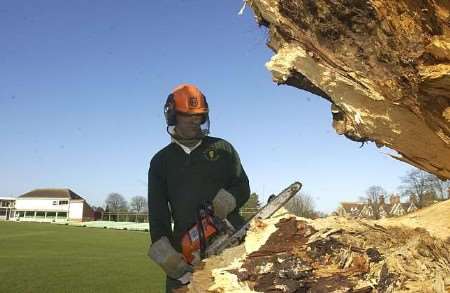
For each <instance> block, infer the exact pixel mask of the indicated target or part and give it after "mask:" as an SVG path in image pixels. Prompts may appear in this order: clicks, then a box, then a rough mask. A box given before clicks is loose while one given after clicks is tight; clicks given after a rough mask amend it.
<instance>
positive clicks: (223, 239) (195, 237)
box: [181, 182, 302, 266]
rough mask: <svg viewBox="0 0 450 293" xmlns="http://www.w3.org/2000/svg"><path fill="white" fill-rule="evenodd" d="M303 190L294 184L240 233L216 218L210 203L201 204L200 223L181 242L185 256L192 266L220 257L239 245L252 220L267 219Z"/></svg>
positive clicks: (229, 224) (198, 216) (254, 217)
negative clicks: (222, 253) (213, 256)
mask: <svg viewBox="0 0 450 293" xmlns="http://www.w3.org/2000/svg"><path fill="white" fill-rule="evenodd" d="M301 187H302V184H301V183H300V182H294V183H293V184H291V185H290V186H289V187H288V188H286V189H284V190H283V191H282V192H281V193H279V194H278V195H276V196H275V197H271V198H270V200H269V202H268V203H267V204H266V205H265V206H264V207H262V208H261V209H260V210H258V212H257V213H256V214H255V215H254V216H253V217H252V218H250V219H249V220H248V221H247V222H246V223H245V224H244V225H243V226H242V227H241V228H240V229H239V230H236V229H235V228H234V227H233V225H231V223H230V222H229V221H228V220H226V219H225V220H221V219H219V218H218V217H216V216H215V215H214V209H213V208H212V205H211V204H210V203H206V204H204V205H202V206H201V207H200V208H199V210H198V214H197V221H196V223H195V225H194V226H192V227H191V228H190V229H189V230H188V231H187V232H186V233H185V234H184V235H183V237H182V239H181V248H182V253H183V256H184V257H185V259H186V261H187V262H188V263H189V264H191V265H194V266H195V265H196V264H198V263H199V262H200V261H201V260H202V259H205V258H208V257H210V256H211V255H218V254H220V253H221V252H222V251H223V250H225V249H226V248H229V247H233V246H236V245H239V244H240V243H241V242H242V241H243V239H244V237H245V235H246V233H247V230H248V228H249V227H250V222H251V221H252V220H253V219H261V220H263V219H267V218H269V217H270V216H272V215H273V214H274V213H275V212H276V211H277V210H278V209H280V208H281V207H282V206H283V205H285V204H286V203H287V202H288V201H289V200H290V199H291V198H292V197H293V196H294V195H296V194H297V192H298V191H299V190H300V188H301Z"/></svg>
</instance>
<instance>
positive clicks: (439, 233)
mask: <svg viewBox="0 0 450 293" xmlns="http://www.w3.org/2000/svg"><path fill="white" fill-rule="evenodd" d="M377 223H379V224H380V225H385V226H406V227H410V228H424V229H426V230H427V231H428V232H430V234H431V235H433V236H436V237H439V238H441V239H444V240H446V239H449V238H450V200H446V201H443V202H440V203H437V204H434V205H432V206H429V207H426V208H423V209H420V210H417V211H416V212H413V213H410V214H407V215H404V216H402V217H398V218H386V219H382V220H378V221H377Z"/></svg>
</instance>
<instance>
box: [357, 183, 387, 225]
mask: <svg viewBox="0 0 450 293" xmlns="http://www.w3.org/2000/svg"><path fill="white" fill-rule="evenodd" d="M386 194H387V192H386V190H385V189H384V188H383V187H381V186H379V185H372V186H370V187H369V188H368V189H367V190H366V195H365V196H363V197H360V200H361V201H365V202H367V204H368V205H369V206H370V207H371V208H372V211H373V216H374V218H375V219H379V218H380V204H382V203H384V199H385V198H384V197H385V196H386Z"/></svg>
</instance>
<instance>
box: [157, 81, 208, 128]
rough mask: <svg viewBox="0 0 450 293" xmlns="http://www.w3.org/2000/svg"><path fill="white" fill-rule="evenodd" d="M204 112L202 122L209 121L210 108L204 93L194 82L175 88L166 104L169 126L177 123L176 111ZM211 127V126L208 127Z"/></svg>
mask: <svg viewBox="0 0 450 293" xmlns="http://www.w3.org/2000/svg"><path fill="white" fill-rule="evenodd" d="M177 112H179V113H184V114H204V115H203V120H202V124H203V123H205V122H207V121H208V122H209V117H208V113H209V108H208V103H207V102H206V98H205V96H204V95H203V93H202V92H201V91H200V90H199V89H198V88H197V87H196V86H195V85H192V84H181V85H179V86H177V87H176V88H174V89H173V91H172V93H171V94H170V95H169V96H168V97H167V100H166V104H165V105H164V116H165V117H166V122H167V126H173V125H175V124H176V115H175V114H176V113H177ZM208 128H209V127H208Z"/></svg>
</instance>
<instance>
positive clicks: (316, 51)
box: [247, 0, 450, 179]
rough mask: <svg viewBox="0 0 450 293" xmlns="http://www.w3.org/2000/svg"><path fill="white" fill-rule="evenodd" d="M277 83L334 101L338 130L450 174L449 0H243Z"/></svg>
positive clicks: (406, 159) (445, 176)
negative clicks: (261, 32)
mask: <svg viewBox="0 0 450 293" xmlns="http://www.w3.org/2000/svg"><path fill="white" fill-rule="evenodd" d="M247 3H248V4H249V5H250V6H251V7H252V9H253V11H254V13H255V15H256V16H257V21H258V23H259V24H260V25H264V26H266V27H268V28H269V41H268V46H269V47H270V48H271V49H272V50H273V51H274V52H275V55H274V56H273V57H272V59H271V60H270V62H268V63H267V68H268V69H269V70H270V71H271V72H272V75H273V79H274V81H275V82H277V83H278V84H287V85H291V86H294V87H297V88H300V89H304V90H307V91H310V92H312V93H314V94H316V95H319V96H321V97H323V98H325V99H327V100H329V101H330V102H331V103H332V114H333V127H334V128H335V129H336V132H337V133H338V134H344V135H345V136H347V137H348V138H350V139H352V140H355V141H359V142H365V141H373V142H375V143H376V144H377V146H386V147H389V148H391V149H393V150H396V151H397V152H398V153H399V155H398V156H394V157H395V158H397V159H399V160H402V161H405V162H407V163H410V164H412V165H414V166H417V167H419V168H421V169H424V170H427V171H429V172H431V173H433V174H436V175H438V176H439V177H441V178H447V179H449V178H450V2H449V1H447V0H398V1H391V0H332V1H329V0H315V1H313V0H247Z"/></svg>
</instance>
